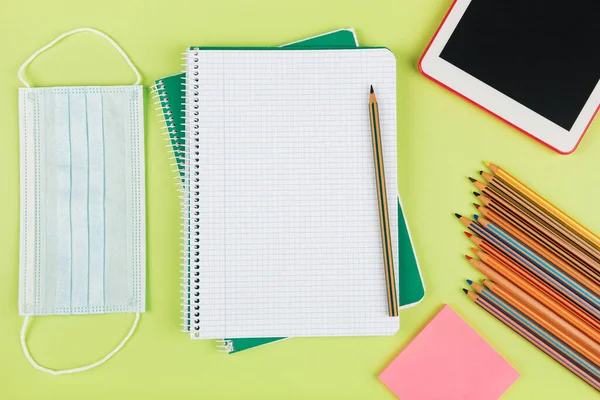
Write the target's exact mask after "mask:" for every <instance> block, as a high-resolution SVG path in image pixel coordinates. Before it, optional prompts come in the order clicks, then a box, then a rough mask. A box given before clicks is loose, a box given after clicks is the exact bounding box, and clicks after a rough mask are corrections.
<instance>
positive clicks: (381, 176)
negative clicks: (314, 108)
mask: <svg viewBox="0 0 600 400" xmlns="http://www.w3.org/2000/svg"><path fill="white" fill-rule="evenodd" d="M369 119H370V121H371V136H372V138H373V158H374V161H375V181H376V183H377V199H378V203H379V220H380V221H381V224H380V225H381V242H382V246H383V265H384V270H385V284H386V289H387V298H388V311H389V315H390V317H397V316H398V295H397V294H396V274H395V271H394V256H393V253H392V231H391V229H390V219H389V213H388V203H387V191H386V187H385V169H384V165H383V147H382V143H381V124H380V122H379V105H378V104H377V97H376V96H375V90H373V86H371V91H370V94H369Z"/></svg>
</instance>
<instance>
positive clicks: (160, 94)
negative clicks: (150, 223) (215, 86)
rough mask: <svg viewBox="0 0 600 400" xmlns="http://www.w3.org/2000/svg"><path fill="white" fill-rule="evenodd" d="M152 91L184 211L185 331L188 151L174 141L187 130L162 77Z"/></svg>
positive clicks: (185, 304) (185, 309)
mask: <svg viewBox="0 0 600 400" xmlns="http://www.w3.org/2000/svg"><path fill="white" fill-rule="evenodd" d="M150 90H151V93H152V97H153V99H154V100H155V102H154V104H155V106H156V108H155V110H156V111H157V112H158V118H159V123H161V124H162V126H161V133H162V134H163V135H164V136H165V137H164V140H165V141H167V144H166V147H167V148H168V149H169V151H170V153H171V157H170V158H169V160H171V161H172V164H171V167H173V168H174V169H173V170H172V172H173V174H174V179H176V185H177V188H178V192H179V196H178V197H179V199H180V207H181V212H182V219H181V230H180V233H181V238H182V246H181V257H180V259H181V260H182V261H181V276H182V283H181V285H180V286H181V287H182V289H181V293H182V297H181V300H182V305H181V310H182V327H183V329H182V330H183V332H189V295H188V293H189V290H188V275H187V274H188V273H187V270H188V267H187V265H188V264H187V263H188V260H189V256H188V254H189V243H188V242H187V234H186V232H187V228H186V226H187V225H188V224H187V215H186V209H187V207H186V205H187V204H188V202H187V200H186V198H187V197H186V195H185V192H186V182H187V181H188V179H187V176H186V173H185V172H184V174H183V176H182V175H181V172H180V167H181V165H180V164H179V163H180V160H182V159H183V160H185V159H186V158H187V157H186V154H185V153H186V152H185V149H184V146H182V145H181V144H179V143H176V142H175V143H174V141H173V138H177V137H178V134H180V133H181V134H184V135H185V132H178V131H177V127H176V125H175V121H174V119H173V113H172V111H171V108H172V105H171V104H172V103H171V101H172V100H171V99H169V97H168V94H167V92H166V90H165V85H164V81H163V80H162V79H159V80H157V81H156V82H155V84H154V85H153V86H152V87H151V88H150ZM174 100H181V99H180V98H178V99H174ZM184 171H186V169H185V166H184Z"/></svg>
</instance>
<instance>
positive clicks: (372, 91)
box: [371, 85, 375, 93]
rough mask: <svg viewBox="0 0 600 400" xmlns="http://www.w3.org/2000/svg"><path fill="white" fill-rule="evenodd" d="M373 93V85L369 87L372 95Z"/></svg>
mask: <svg viewBox="0 0 600 400" xmlns="http://www.w3.org/2000/svg"><path fill="white" fill-rule="evenodd" d="M374 92H375V91H374V90H373V85H371V93H374Z"/></svg>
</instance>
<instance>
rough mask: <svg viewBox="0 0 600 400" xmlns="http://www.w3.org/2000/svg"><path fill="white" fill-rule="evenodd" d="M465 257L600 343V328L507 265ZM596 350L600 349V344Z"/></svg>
mask: <svg viewBox="0 0 600 400" xmlns="http://www.w3.org/2000/svg"><path fill="white" fill-rule="evenodd" d="M465 258H466V259H467V260H468V261H469V263H471V265H473V267H475V269H477V270H478V271H479V272H481V273H482V274H483V275H484V276H486V277H488V278H490V279H491V280H492V281H494V282H496V283H499V284H500V285H502V287H504V288H505V289H506V290H508V291H510V292H511V293H513V294H514V295H515V296H517V297H519V298H522V299H524V300H526V301H528V302H529V303H530V304H535V303H534V302H539V303H541V305H544V306H545V307H547V308H548V309H549V310H552V312H554V313H556V314H558V315H560V316H561V317H562V318H563V319H565V320H566V321H567V322H568V323H569V324H570V325H571V326H573V327H575V328H577V329H578V330H579V331H580V332H583V333H584V334H585V335H587V336H588V337H589V338H590V339H592V340H594V341H595V343H600V330H596V329H594V328H593V326H591V325H590V324H588V323H587V321H584V320H582V319H580V318H579V317H578V316H577V314H575V313H573V312H571V310H569V309H567V308H566V307H565V306H564V305H563V304H561V303H560V302H558V301H556V300H555V299H553V298H552V297H550V296H548V295H547V294H546V293H544V292H543V291H542V290H541V289H540V288H538V287H536V286H535V285H533V284H532V283H530V282H528V281H527V280H526V279H524V278H522V277H521V276H519V275H518V274H517V273H515V272H513V271H512V270H511V269H510V268H508V267H507V266H505V265H502V264H501V263H495V266H496V268H497V269H494V268H492V267H491V266H489V265H487V264H485V263H484V262H483V261H480V260H477V259H475V258H473V257H470V256H467V255H466V256H465ZM596 346H597V345H596ZM596 350H600V346H599V347H598V348H597V349H596Z"/></svg>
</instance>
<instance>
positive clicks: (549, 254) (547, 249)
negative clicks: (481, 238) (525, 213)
mask: <svg viewBox="0 0 600 400" xmlns="http://www.w3.org/2000/svg"><path fill="white" fill-rule="evenodd" d="M474 206H475V207H476V208H477V209H478V210H479V212H480V213H481V214H482V215H483V216H485V218H482V220H483V221H487V219H489V220H490V221H492V222H493V223H494V224H496V225H497V226H499V227H500V228H502V229H503V230H505V231H506V232H508V233H509V234H511V235H512V236H513V237H515V238H516V239H518V240H520V241H521V242H522V243H523V244H525V245H526V246H528V247H529V248H531V249H532V250H534V251H535V252H536V253H538V254H539V255H541V256H542V257H544V258H545V259H546V260H548V261H549V262H551V263H552V264H554V265H555V266H556V267H558V268H560V269H561V270H562V271H564V272H566V273H568V274H569V275H571V277H572V278H574V279H576V280H578V281H579V282H580V283H581V284H582V285H584V286H586V287H587V288H588V289H590V290H591V291H593V292H594V293H596V294H597V295H599V296H600V286H599V285H598V282H599V281H598V276H597V275H596V274H595V273H594V271H592V270H591V269H590V268H589V267H588V266H587V265H585V264H582V263H581V262H579V261H578V260H575V259H573V258H572V257H570V256H568V255H567V254H566V253H565V252H564V251H562V250H559V249H557V248H555V247H554V246H551V245H550V244H545V243H544V241H543V240H542V239H541V238H540V237H539V236H538V235H535V234H533V233H532V232H524V231H523V229H520V228H521V227H519V226H516V225H515V224H513V223H511V222H510V221H509V220H507V219H505V218H503V217H502V216H501V215H499V214H498V213H496V212H494V211H492V210H490V209H488V208H487V207H484V206H480V205H479V204H474ZM481 224H482V225H483V226H484V227H485V226H486V225H485V224H484V222H481ZM536 239H537V240H536ZM559 255H561V256H563V257H565V258H567V259H568V261H570V263H568V262H567V261H565V260H564V259H563V258H561V257H559ZM580 279H581V280H580Z"/></svg>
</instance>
